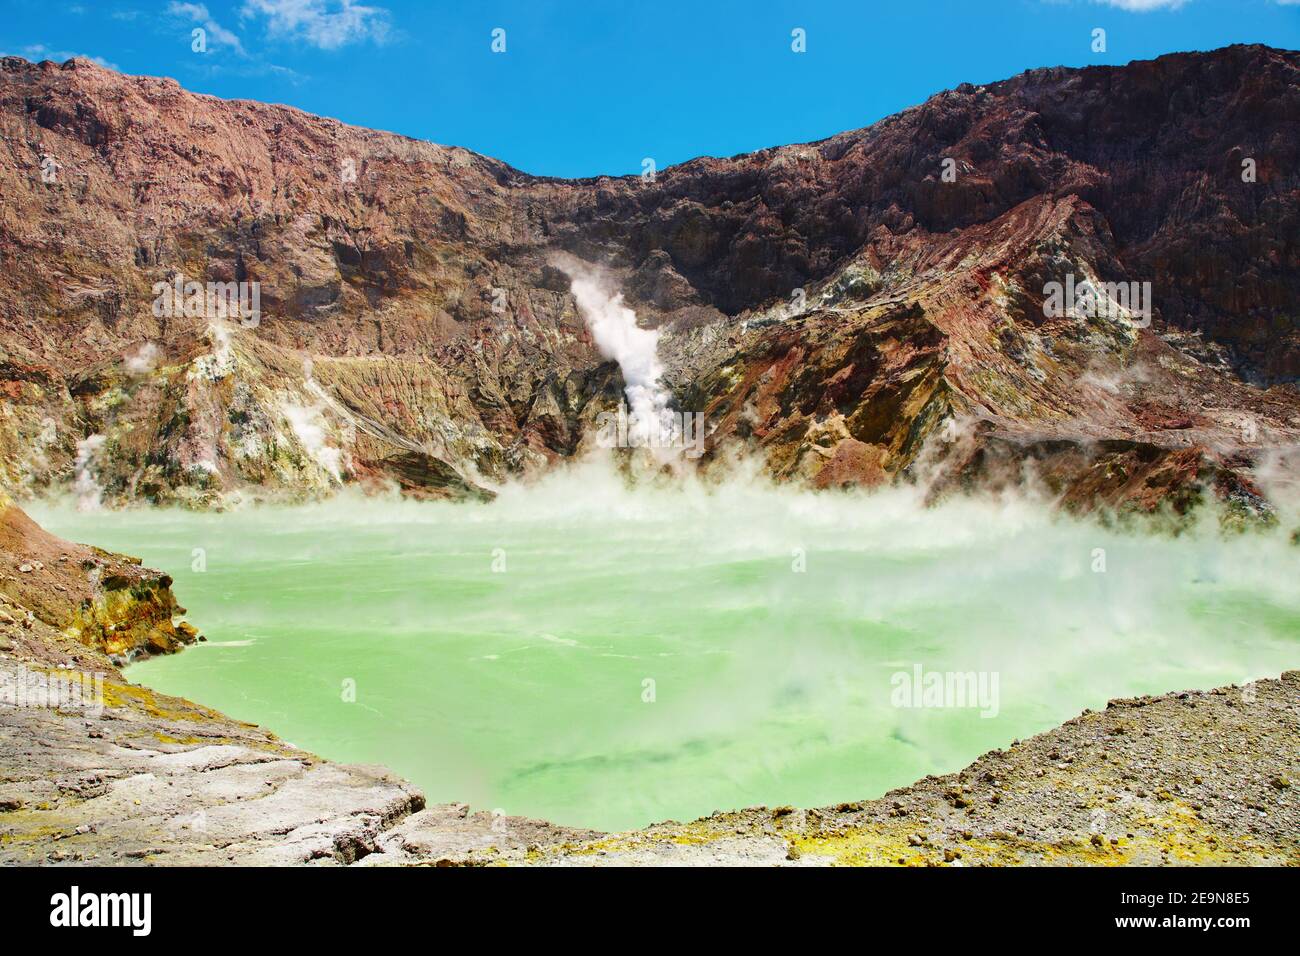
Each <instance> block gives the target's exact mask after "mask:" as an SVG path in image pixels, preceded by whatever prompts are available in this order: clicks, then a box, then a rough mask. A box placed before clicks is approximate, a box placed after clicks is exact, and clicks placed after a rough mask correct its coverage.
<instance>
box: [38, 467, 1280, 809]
mask: <svg viewBox="0 0 1300 956" xmlns="http://www.w3.org/2000/svg"><path fill="white" fill-rule="evenodd" d="M33 511H34V516H35V517H36V518H37V519H38V520H40V521H41V522H42V523H43V524H45V525H46V526H47V527H49V528H50V529H51V530H52V531H54V532H56V533H59V534H63V535H66V536H69V537H73V538H75V539H78V540H82V541H91V542H94V543H95V544H97V545H100V546H103V547H108V548H113V549H116V550H121V551H126V552H128V553H131V554H137V555H140V556H142V557H143V558H144V560H145V562H146V563H147V564H150V565H153V566H155V567H159V568H163V569H165V570H166V571H168V572H169V573H171V574H172V575H174V576H175V578H176V584H175V588H176V592H177V595H178V597H179V599H180V601H181V602H182V603H183V604H184V605H186V606H187V607H188V608H189V609H190V614H189V619H190V620H191V621H193V622H194V623H195V624H196V625H197V626H198V627H199V628H200V630H201V631H203V633H204V634H206V635H207V637H208V638H209V639H210V641H211V643H210V644H208V645H200V646H196V647H193V648H191V649H188V650H186V651H184V652H183V653H181V654H179V655H177V656H174V657H170V658H159V659H155V660H151V661H148V662H145V663H142V664H139V665H136V666H133V667H132V668H131V670H130V677H131V678H132V679H133V680H136V681H140V682H143V683H147V684H150V685H151V686H154V687H157V688H159V689H161V690H164V691H167V692H170V693H176V694H180V695H183V696H186V697H189V698H191V699H195V700H199V701H202V702H203V703H205V704H208V705H210V706H214V707H217V708H219V709H221V710H224V711H226V712H228V713H230V714H231V715H232V716H235V717H238V718H243V719H246V720H252V721H257V722H259V723H263V724H265V725H267V726H268V727H270V728H272V729H273V730H274V731H276V732H277V733H278V734H279V735H281V736H282V737H284V738H286V739H288V740H291V741H293V742H294V743H295V744H297V745H299V746H302V747H306V748H308V749H311V750H315V751H317V752H319V753H321V754H323V755H325V756H327V757H331V758H334V759H338V760H345V761H359V762H369V763H383V764H386V765H388V766H390V767H392V768H393V769H395V770H396V771H398V772H399V773H401V774H402V775H404V776H406V777H408V778H409V779H411V780H412V781H414V782H415V783H416V784H417V785H419V786H421V787H422V788H423V789H424V790H425V791H426V794H427V796H428V798H429V800H430V801H431V802H439V801H455V800H463V801H468V802H471V803H473V804H474V805H476V806H478V807H483V808H489V809H491V808H501V809H503V810H505V811H506V812H508V813H517V814H526V815H529V816H536V817H544V818H547V819H551V820H555V821H558V822H562V823H568V824H580V825H585V826H592V827H597V828H605V829H617V828H624V827H632V826H638V825H643V824H646V823H649V822H652V821H655V820H659V819H663V818H669V817H672V818H677V819H688V818H692V817H695V816H698V815H702V814H707V813H709V812H711V811H712V810H714V809H722V808H731V807H739V806H748V805H754V804H768V805H779V804H793V805H802V806H817V805H824V804H827V803H834V802H838V801H842V800H856V799H862V798H867V797H874V796H878V795H880V794H882V793H884V792H885V791H886V790H888V789H889V788H891V787H895V786H900V785H904V784H907V783H910V782H912V781H913V780H915V779H917V778H919V777H921V776H923V775H925V774H927V773H942V772H946V771H951V770H956V769H959V768H960V767H962V766H964V765H965V764H966V763H968V762H969V761H970V760H972V759H973V758H975V757H976V756H978V755H979V754H980V753H982V752H984V751H986V750H988V749H991V748H993V747H1002V746H1006V745H1007V744H1009V743H1010V742H1011V741H1012V740H1013V739H1015V738H1023V737H1026V736H1028V735H1031V734H1033V733H1036V732H1039V731H1041V730H1045V729H1047V728H1049V727H1051V726H1054V725H1055V724H1057V723H1059V722H1060V721H1062V720H1064V719H1067V718H1069V717H1072V716H1074V715H1076V714H1077V713H1078V712H1079V711H1081V710H1082V709H1083V708H1085V707H1091V708H1101V707H1104V706H1105V703H1106V701H1107V699H1108V698H1111V697H1116V696H1123V695H1132V694H1137V693H1155V692H1164V691H1169V690H1176V689H1184V688H1193V687H1197V688H1208V687H1214V686H1218V685H1222V684H1226V683H1240V682H1243V681H1246V680H1248V679H1251V678H1257V677H1261V676H1267V675H1273V676H1276V675H1277V674H1278V673H1279V672H1281V671H1282V670H1285V669H1288V668H1293V667H1295V666H1297V664H1300V591H1298V590H1297V586H1296V582H1297V581H1298V580H1300V548H1297V547H1295V546H1293V545H1291V544H1289V543H1288V541H1287V531H1288V530H1289V529H1290V528H1292V527H1294V521H1291V522H1290V523H1289V524H1286V525H1285V528H1286V530H1281V531H1277V532H1267V533H1251V534H1247V535H1240V536H1230V537H1223V536H1221V535H1220V534H1218V532H1217V531H1216V530H1215V529H1213V528H1211V527H1206V528H1200V529H1194V530H1192V531H1190V532H1188V533H1186V534H1183V535H1181V536H1178V537H1173V536H1155V535H1150V534H1124V533H1119V532H1114V531H1107V530H1103V529H1102V528H1101V527H1099V526H1098V525H1097V524H1096V523H1094V522H1078V521H1074V520H1069V519H1066V518H1062V517H1060V516H1056V515H1053V514H1052V513H1051V512H1050V511H1049V510H1048V509H1047V508H1045V507H1044V506H1042V505H1040V504H1037V503H1034V502H1030V501H1025V500H1020V499H1005V500H996V501H994V500H974V499H961V500H955V501H952V502H949V503H948V504H945V505H942V506H940V507H937V508H932V509H926V508H923V507H921V505H920V501H919V498H918V496H917V494H916V493H914V492H913V491H910V490H908V489H890V490H885V491H882V492H878V493H875V494H873V495H870V496H868V495H857V494H814V493H810V492H807V491H801V490H797V489H793V488H774V487H771V486H769V485H767V484H766V483H765V482H763V481H761V480H759V479H757V478H753V477H751V478H749V479H742V478H740V477H736V476H732V478H731V480H729V482H728V483H727V484H726V485H724V486H721V487H711V486H708V485H706V484H704V483H702V482H700V481H697V480H695V479H692V478H689V477H685V478H681V479H679V480H675V481H665V482H659V483H651V484H646V483H642V484H641V485H640V486H638V487H629V485H628V484H627V483H626V481H625V480H624V479H623V478H622V477H621V476H619V475H618V474H617V473H616V472H615V471H614V469H613V468H612V467H611V466H609V465H607V464H604V463H601V462H588V463H586V464H584V465H580V466H575V467H573V468H570V469H564V470H560V471H557V472H555V473H554V474H552V475H551V476H550V477H548V478H546V479H544V480H542V481H541V482H540V483H538V484H536V485H533V486H531V487H524V486H509V487H506V488H505V489H504V490H503V492H502V494H501V496H500V497H499V498H498V500H497V501H495V502H493V503H491V504H451V503H445V504H443V503H417V502H409V501H397V500H385V499H360V498H351V497H342V498H339V499H336V500H333V501H330V502H327V503H323V504H318V505H311V506H304V507H295V508H269V507H267V508H257V509H254V508H250V509H248V510H245V511H238V512H234V513H228V514H194V513H187V512H179V511H135V512H128V513H103V512H99V513H95V514H79V513H77V512H76V511H75V509H73V508H71V507H58V508H53V507H43V508H35V509H33ZM196 548H202V549H204V553H205V557H206V567H207V570H206V571H205V572H202V573H199V572H196V571H194V570H192V563H193V560H194V559H193V555H194V553H195V552H194V549H196ZM1102 568H1104V570H1101V569H1102ZM217 645H220V646H217ZM918 666H919V667H920V668H922V669H923V671H924V672H925V673H931V672H937V673H940V674H943V673H960V674H984V675H986V676H988V675H997V680H996V686H997V692H998V695H999V700H998V701H997V704H998V706H997V707H996V709H995V710H996V716H981V710H980V709H977V708H973V707H956V706H940V707H933V706H932V707H906V706H896V704H898V700H897V698H896V694H895V691H896V688H897V682H896V681H895V678H896V677H897V675H899V674H905V675H912V674H913V673H914V669H915V668H916V667H918ZM349 681H351V682H355V684H354V685H353V686H355V689H356V697H355V702H348V701H347V700H346V696H347V695H346V694H345V689H346V688H347V687H348V686H349V685H348V683H347V682H349ZM647 682H648V683H647ZM988 711H989V709H988V708H984V711H983V712H984V713H988Z"/></svg>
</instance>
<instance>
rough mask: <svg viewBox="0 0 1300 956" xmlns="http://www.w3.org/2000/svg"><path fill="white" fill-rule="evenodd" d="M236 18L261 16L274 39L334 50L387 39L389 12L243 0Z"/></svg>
mask: <svg viewBox="0 0 1300 956" xmlns="http://www.w3.org/2000/svg"><path fill="white" fill-rule="evenodd" d="M239 15H240V16H241V17H245V18H253V17H258V16H264V17H266V18H267V32H268V33H270V35H271V36H273V37H291V38H294V39H298V40H304V41H306V42H307V43H310V44H311V45H312V46H315V47H319V48H320V49H322V50H337V49H338V48H339V47H341V46H346V45H348V44H349V43H357V42H360V41H364V40H373V41H374V42H375V43H383V42H384V41H385V40H387V39H388V32H389V23H390V21H389V13H388V11H387V10H385V9H384V8H383V7H368V6H362V5H361V4H358V3H355V2H354V0H245V3H244V6H243V8H242V9H241V10H240V11H239Z"/></svg>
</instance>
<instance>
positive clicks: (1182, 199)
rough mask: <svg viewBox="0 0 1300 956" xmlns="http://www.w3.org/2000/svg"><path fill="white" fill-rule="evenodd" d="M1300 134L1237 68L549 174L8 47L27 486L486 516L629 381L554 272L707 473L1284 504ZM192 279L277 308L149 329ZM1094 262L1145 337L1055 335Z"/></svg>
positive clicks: (1050, 87)
mask: <svg viewBox="0 0 1300 956" xmlns="http://www.w3.org/2000/svg"><path fill="white" fill-rule="evenodd" d="M1297 119H1300V55H1297V54H1295V53H1293V52H1287V51H1280V50H1272V49H1268V48H1265V47H1259V46H1252V47H1231V48H1227V49H1224V50H1219V51H1215V52H1213V53H1206V54H1178V55H1173V56H1167V57H1162V58H1160V59H1159V60H1155V61H1151V62H1145V63H1134V64H1130V65H1129V66H1126V67H1118V68H1109V67H1107V68H1093V69H1087V70H1065V69H1048V70H1037V71H1032V72H1029V73H1026V74H1023V75H1021V76H1019V77H1015V78H1013V79H1010V80H1007V81H1005V82H1002V83H997V84H991V85H989V86H984V87H972V86H969V85H964V86H962V87H959V88H958V89H956V90H953V91H949V92H946V93H941V94H939V95H937V96H935V97H932V98H931V99H930V100H928V101H927V102H926V103H924V104H923V105H921V106H918V107H915V108H913V109H909V110H907V111H905V112H903V113H900V114H898V115H897V116H894V117H891V118H889V119H887V120H884V121H882V122H880V123H877V124H875V125H874V126H872V127H869V128H867V129H863V130H858V131H854V132H849V133H843V134H841V135H839V136H835V137H832V138H831V139H828V140H825V141H823V142H820V143H814V144H807V145H801V146H788V147H781V148H776V149H769V150H763V151H760V152H757V153H753V154H750V155H747V156H740V157H734V158H730V159H710V158H706V159H699V160H694V161H692V162H689V163H685V164H682V165H681V166H676V167H672V168H670V169H667V170H664V171H661V172H660V173H659V175H658V176H657V177H656V179H655V180H654V181H653V182H646V181H643V180H641V179H640V178H638V177H623V178H611V177H600V178H596V179H587V180H574V181H561V180H554V179H545V178H538V177H532V176H528V175H526V174H524V173H521V172H519V171H517V170H514V169H511V168H510V167H508V166H505V165H504V164H502V163H499V162H496V161H494V160H490V159H487V158H485V157H481V156H476V155H474V154H472V153H469V152H467V151H465V150H461V149H457V148H446V147H441V146H436V145H434V144H430V143H422V142H416V141H412V140H408V139H404V138H402V137H399V136H394V135H390V134H385V133H377V132H374V131H370V130H364V129H357V128H353V127H347V126H343V125H341V124H339V123H336V122H334V121H331V120H326V119H321V118H318V117H313V116H309V115H307V114H304V113H301V112H298V111H296V110H292V109H288V108H285V107H279V106H268V105H263V104H257V103H249V102H224V101H221V100H216V99H213V98H210V97H200V96H194V95H192V94H189V93H186V92H185V91H183V90H182V89H180V87H179V86H177V85H176V84H175V83H174V82H172V81H169V80H160V79H153V78H144V77H138V78H137V77H124V76H121V75H119V74H116V73H113V72H111V71H107V70H104V69H101V68H99V67H96V66H94V65H92V64H89V63H88V62H86V61H83V60H73V61H69V62H68V63H66V64H63V65H62V66H59V65H56V64H53V63H41V64H30V63H27V62H26V61H23V60H21V59H17V58H7V59H5V60H4V61H3V63H2V64H0V133H2V134H3V136H4V137H5V138H6V141H7V142H9V143H10V144H11V147H12V148H11V150H10V153H11V156H12V157H13V159H12V161H11V162H7V163H5V164H4V165H3V166H0V194H2V195H3V206H2V207H0V264H3V268H4V274H5V279H4V282H3V284H0V393H2V394H3V396H4V398H5V405H4V408H5V415H4V417H3V419H0V470H2V471H3V480H4V482H5V485H6V486H8V487H10V488H12V489H15V490H16V491H17V492H19V493H28V492H34V491H39V490H41V489H43V488H45V487H47V486H49V485H51V484H64V483H71V482H74V481H75V482H76V483H77V485H78V487H79V488H81V489H89V492H88V493H91V494H94V495H97V496H99V497H102V498H103V499H104V500H105V501H107V502H109V503H112V502H117V501H125V500H138V499H142V498H143V499H148V500H153V501H181V502H184V503H187V504H192V505H195V506H200V507H211V506H220V505H222V504H224V503H226V502H227V501H229V500H230V499H231V497H232V496H234V495H244V496H249V495H254V496H255V495H259V494H276V495H289V496H297V497H311V496H317V495H320V494H326V493H329V491H330V490H332V489H333V488H335V487H337V486H338V485H339V484H341V483H343V482H347V481H361V482H365V483H368V484H375V483H385V484H396V485H397V486H399V487H401V488H403V489H405V490H406V491H408V492H411V493H416V494H421V495H440V496H442V495H450V496H466V495H470V496H480V497H481V496H484V495H488V494H490V488H491V486H492V485H493V484H494V483H495V482H498V481H501V480H505V479H507V478H510V477H515V476H526V475H528V474H530V473H531V472H534V471H536V470H538V469H542V468H545V467H548V466H549V465H551V464H553V463H554V462H556V461H559V460H562V459H564V458H566V457H569V456H572V455H574V454H577V453H579V452H580V451H581V450H582V449H583V448H584V447H585V443H584V438H585V436H587V435H588V434H589V433H590V432H591V430H592V426H593V422H594V421H595V420H596V416H597V415H599V414H600V413H601V412H602V411H606V410H608V409H610V408H611V407H612V406H614V405H615V404H616V403H617V402H618V400H619V397H620V394H621V391H622V381H621V377H620V375H619V372H618V369H617V366H616V365H614V364H613V363H610V362H607V361H605V360H603V359H602V357H601V356H600V354H599V353H598V351H597V349H596V348H595V346H594V344H593V342H592V339H591V336H590V334H589V332H588V330H587V329H586V327H585V325H584V323H583V320H582V318H581V317H580V316H579V315H578V313H577V311H576V309H575V305H574V301H573V298H572V296H571V295H570V294H569V290H568V280H567V278H566V277H565V275H564V274H563V272H561V271H560V270H558V269H557V268H556V267H555V261H554V257H555V256H556V255H557V254H566V255H570V256H575V257H577V258H578V259H580V260H583V261H586V262H590V263H594V264H597V265H599V266H601V267H602V268H604V269H606V270H607V271H608V273H609V274H610V276H611V277H612V279H613V281H614V282H615V284H616V285H617V286H618V288H620V289H621V290H622V291H623V292H624V294H625V295H626V297H627V301H628V303H629V304H630V305H632V306H633V307H634V308H635V309H636V310H637V312H638V315H639V316H640V318H641V321H642V323H643V324H646V325H652V326H656V327H659V328H660V329H661V330H662V336H661V354H662V357H663V358H664V360H665V363H666V366H667V369H668V374H667V378H668V381H669V384H670V385H671V388H672V390H673V394H674V398H675V400H676V402H677V404H678V406H679V407H680V408H682V409H683V410H689V411H697V412H705V413H706V414H707V422H708V428H709V438H708V445H709V454H708V455H706V456H705V458H704V459H703V461H704V465H705V466H706V467H716V466H717V463H719V462H723V461H727V460H730V457H731V456H732V455H733V454H734V453H736V452H742V453H759V454H761V455H763V456H764V458H765V460H766V463H767V465H768V468H769V470H770V472H771V473H772V474H773V475H775V476H777V477H779V478H781V479H785V480H800V481H808V482H810V483H811V484H813V485H815V486H820V487H837V486H842V485H844V484H853V483H861V484H871V483H875V482H877V481H881V480H898V479H900V478H905V479H910V480H925V481H932V482H934V483H935V487H936V489H943V488H952V487H967V486H971V485H975V484H978V483H979V482H981V481H984V480H986V479H987V478H988V477H989V476H990V474H993V473H997V474H1002V473H1003V472H1005V471H1006V469H1003V468H1001V467H998V468H992V467H991V466H990V462H993V461H1006V462H1010V463H1013V464H1014V463H1015V462H1028V463H1029V465H1030V470H1031V471H1034V472H1035V480H1038V478H1040V477H1041V479H1042V482H1041V483H1042V484H1043V486H1045V487H1049V488H1052V489H1054V490H1055V492H1056V493H1057V494H1058V495H1061V496H1063V497H1064V499H1065V500H1066V501H1067V503H1069V504H1070V505H1071V506H1074V507H1080V508H1091V507H1095V506H1097V505H1099V504H1101V505H1108V506H1118V507H1129V508H1135V509H1137V510H1152V509H1154V508H1158V507H1161V506H1162V505H1163V504H1165V503H1167V502H1168V501H1169V500H1171V499H1172V500H1176V501H1178V502H1184V501H1194V500H1203V499H1208V498H1214V497H1221V498H1222V497H1228V498H1230V499H1231V500H1232V501H1233V502H1235V503H1243V502H1244V503H1245V504H1244V505H1243V507H1248V508H1253V509H1254V510H1256V511H1259V507H1258V506H1259V505H1262V503H1263V502H1265V501H1266V500H1267V497H1268V494H1269V490H1270V489H1268V488H1267V487H1263V486H1261V484H1260V479H1259V476H1258V472H1259V471H1260V470H1261V466H1262V465H1263V464H1267V465H1268V470H1270V471H1273V472H1276V471H1277V469H1278V467H1279V466H1278V462H1279V461H1280V462H1282V464H1283V466H1284V467H1285V468H1290V467H1292V465H1291V461H1290V459H1291V458H1293V457H1294V450H1295V448H1296V447H1297V446H1298V445H1300V396H1298V394H1297V391H1296V387H1295V382H1296V379H1297V376H1300V330H1298V327H1297V312H1296V303H1297V302H1298V301H1300V252H1298V250H1297V246H1296V236H1297V235H1300V228H1297V227H1298V226H1300V213H1298V212H1297V210H1298V209H1300V173H1297V169H1300V165H1298V164H1297V159H1298V158H1300V156H1298V155H1297V154H1298V153H1300V136H1297V133H1296V130H1297V129H1298V128H1300V124H1298V123H1297ZM946 160H951V161H952V162H951V163H950V164H948V163H945V161H946ZM1248 160H1250V161H1253V162H1252V163H1250V164H1249V165H1250V166H1251V168H1252V169H1253V170H1254V181H1253V182H1246V181H1244V180H1243V172H1244V171H1245V168H1246V164H1247V161H1248ZM945 168H947V169H949V170H951V171H952V172H953V173H954V174H955V175H954V176H949V177H945V176H944V170H945ZM51 170H52V173H51V172H50V171H51ZM948 179H951V180H952V181H947V180H948ZM47 180H48V181H47ZM178 275H179V276H180V277H181V278H182V280H192V281H197V282H204V283H206V282H250V283H251V282H256V283H258V288H259V289H260V290H261V291H260V308H261V311H260V321H259V322H258V323H257V325H256V327H255V328H254V327H246V326H245V325H244V324H241V322H239V321H232V320H230V319H228V318H225V319H223V318H212V317H211V316H209V315H204V316H194V315H191V316H188V317H187V316H186V315H185V314H183V310H182V313H181V314H171V315H167V314H161V315H160V314H155V313H156V312H157V311H158V310H156V309H155V308H154V304H155V301H156V299H157V293H156V290H155V284H157V283H164V284H166V283H171V282H174V281H175V279H176V277H177V276H178ZM1069 277H1074V278H1075V279H1077V280H1078V281H1082V280H1084V279H1088V280H1090V281H1095V282H1137V283H1143V282H1149V283H1150V284H1151V306H1152V309H1151V312H1152V316H1151V319H1152V321H1151V324H1150V327H1146V326H1145V323H1144V322H1141V321H1135V320H1134V317H1133V316H1132V315H1129V314H1127V313H1114V314H1108V315H1103V316H1088V315H1083V314H1079V313H1078V312H1077V310H1076V311H1074V312H1070V311H1067V312H1066V313H1065V314H1060V315H1056V316H1053V317H1049V316H1047V315H1046V314H1045V312H1044V300H1045V298H1046V296H1047V291H1046V290H1047V287H1048V285H1049V283H1052V282H1065V281H1066V280H1067V278H1069ZM1116 443H1118V444H1116ZM1049 452H1050V453H1049ZM1117 454H1118V455H1120V458H1121V459H1124V461H1128V459H1135V460H1136V459H1140V460H1141V462H1142V467H1143V468H1146V467H1154V468H1155V469H1156V470H1157V471H1159V472H1160V474H1161V475H1163V476H1166V477H1170V476H1172V477H1171V480H1170V482H1168V483H1166V484H1163V485H1162V484H1161V483H1160V482H1157V483H1156V484H1155V485H1150V484H1145V483H1141V482H1139V483H1137V484H1135V483H1134V481H1133V475H1134V474H1135V470H1134V468H1135V467H1136V466H1134V467H1130V465H1132V462H1130V463H1129V464H1124V462H1123V461H1121V462H1120V464H1121V465H1123V467H1119V468H1117V467H1116V462H1117V459H1116V458H1115V455H1117ZM1153 456H1154V457H1153ZM1188 456H1190V458H1189V457H1188ZM1190 460H1194V461H1195V462H1196V466H1195V467H1191V466H1189V465H1188V464H1187V462H1188V461H1190ZM1153 462H1154V464H1153ZM1040 468H1041V475H1040V474H1038V473H1037V470H1039V469H1040ZM1008 473H1009V472H1008ZM1174 478H1176V480H1173V479H1174ZM996 480H998V481H1001V480H1002V479H1001V478H997V479H996ZM1019 480H1021V481H1022V482H1023V481H1024V480H1025V479H1024V478H1023V477H1022V478H1021V479H1019ZM1162 480H1163V479H1162ZM1161 488H1164V489H1166V491H1167V493H1166V491H1160V490H1158V489H1161ZM1153 489H1157V490H1155V491H1153Z"/></svg>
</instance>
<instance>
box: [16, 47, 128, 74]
mask: <svg viewBox="0 0 1300 956" xmlns="http://www.w3.org/2000/svg"><path fill="white" fill-rule="evenodd" d="M23 56H25V57H26V58H27V59H29V60H32V61H36V60H71V59H73V58H74V57H76V58H77V59H79V60H89V61H90V62H91V63H96V64H98V65H99V66H102V67H104V68H105V69H109V70H120V69H121V67H119V66H118V65H117V64H116V63H113V62H111V61H109V60H105V59H104V58H103V57H102V56H92V55H91V54H89V53H74V52H72V51H71V50H51V49H50V48H49V47H47V46H46V45H45V44H44V43H33V44H32V45H31V46H25V47H23Z"/></svg>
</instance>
